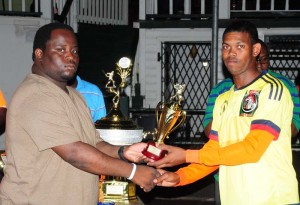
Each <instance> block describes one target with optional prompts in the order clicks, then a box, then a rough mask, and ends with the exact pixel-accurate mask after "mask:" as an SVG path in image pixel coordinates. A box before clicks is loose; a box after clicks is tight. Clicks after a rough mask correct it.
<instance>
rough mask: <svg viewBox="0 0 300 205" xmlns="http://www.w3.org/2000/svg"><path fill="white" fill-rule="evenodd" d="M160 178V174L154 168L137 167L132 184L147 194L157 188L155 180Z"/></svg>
mask: <svg viewBox="0 0 300 205" xmlns="http://www.w3.org/2000/svg"><path fill="white" fill-rule="evenodd" d="M159 176H160V173H159V172H158V171H157V170H156V169H154V168H153V167H148V166H144V165H137V169H136V172H135V175H134V177H133V179H132V182H134V183H135V184H137V185H138V186H140V187H141V188H142V189H143V190H144V191H145V192H149V191H151V190H152V189H153V188H154V187H155V183H154V179H156V178H158V177H159Z"/></svg>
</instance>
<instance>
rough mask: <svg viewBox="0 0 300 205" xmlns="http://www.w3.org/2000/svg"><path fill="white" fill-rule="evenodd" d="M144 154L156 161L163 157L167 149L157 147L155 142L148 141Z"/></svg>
mask: <svg viewBox="0 0 300 205" xmlns="http://www.w3.org/2000/svg"><path fill="white" fill-rule="evenodd" d="M142 153H143V155H145V156H146V157H148V158H150V159H153V160H155V161H157V160H160V159H162V158H163V157H164V156H165V155H166V154H167V151H166V150H161V149H159V148H157V147H156V145H155V142H148V145H147V147H146V148H145V149H144V150H143V151H142Z"/></svg>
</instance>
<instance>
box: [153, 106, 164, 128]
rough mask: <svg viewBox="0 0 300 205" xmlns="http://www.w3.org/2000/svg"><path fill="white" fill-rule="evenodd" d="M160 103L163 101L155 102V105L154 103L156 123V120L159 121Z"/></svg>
mask: <svg viewBox="0 0 300 205" xmlns="http://www.w3.org/2000/svg"><path fill="white" fill-rule="evenodd" d="M161 105H163V102H161V101H160V102H159V103H157V105H156V108H155V116H156V122H157V124H158V122H159V113H158V112H159V111H160V110H161V108H160V107H161Z"/></svg>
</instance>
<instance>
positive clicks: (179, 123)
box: [169, 111, 186, 133]
mask: <svg viewBox="0 0 300 205" xmlns="http://www.w3.org/2000/svg"><path fill="white" fill-rule="evenodd" d="M180 118H181V119H180V121H179V122H178V123H177V124H176V125H175V126H174V127H173V128H172V129H171V130H170V131H169V133H171V132H173V131H174V130H176V129H177V128H178V127H179V126H180V125H181V124H182V123H183V122H184V121H185V119H186V112H185V111H182V112H181V113H180Z"/></svg>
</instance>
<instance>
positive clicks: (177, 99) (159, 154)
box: [142, 84, 186, 160]
mask: <svg viewBox="0 0 300 205" xmlns="http://www.w3.org/2000/svg"><path fill="white" fill-rule="evenodd" d="M174 89H175V91H176V94H175V95H173V96H171V98H170V102H167V103H162V102H159V103H158V104H157V106H156V109H155V115H156V120H157V124H158V126H157V129H156V131H155V132H154V136H155V137H154V142H148V145H147V147H146V148H145V150H144V151H143V152H142V153H143V154H144V155H145V156H146V157H148V158H150V159H153V160H159V159H161V158H163V157H164V156H165V154H166V150H161V149H159V148H158V147H157V146H158V145H159V144H163V143H164V139H165V138H166V137H167V136H168V135H169V134H170V133H171V132H172V131H174V130H175V129H177V128H178V127H179V126H180V125H181V124H182V123H183V122H184V121H185V118H186V112H185V111H183V110H182V101H183V96H182V93H183V91H184V89H185V85H184V84H182V85H180V84H175V85H174ZM159 113H160V115H159Z"/></svg>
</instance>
